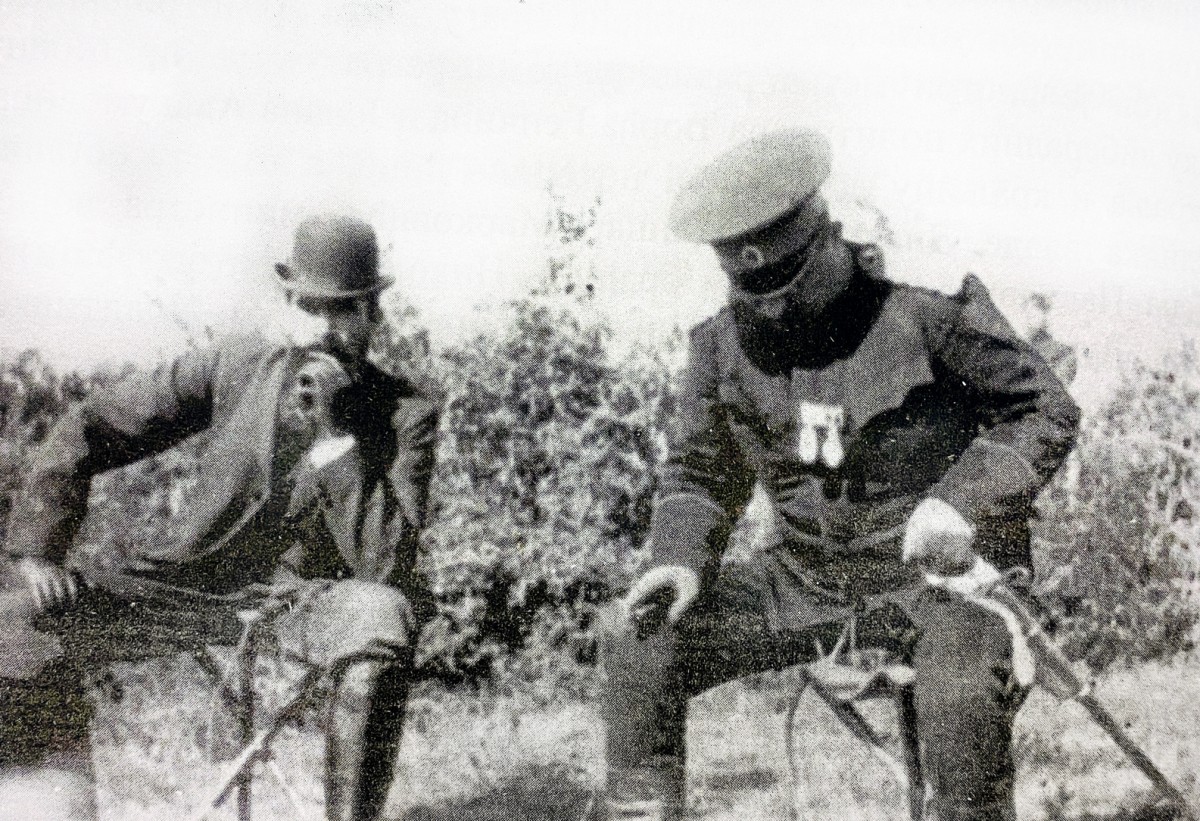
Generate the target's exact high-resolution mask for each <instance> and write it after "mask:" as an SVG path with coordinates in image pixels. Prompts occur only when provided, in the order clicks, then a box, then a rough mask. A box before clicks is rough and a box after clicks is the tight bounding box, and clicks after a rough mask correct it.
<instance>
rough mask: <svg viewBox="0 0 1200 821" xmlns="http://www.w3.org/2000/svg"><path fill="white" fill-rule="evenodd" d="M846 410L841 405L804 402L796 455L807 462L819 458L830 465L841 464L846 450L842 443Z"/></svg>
mask: <svg viewBox="0 0 1200 821" xmlns="http://www.w3.org/2000/svg"><path fill="white" fill-rule="evenodd" d="M845 421H846V412H845V410H844V409H843V408H842V407H841V406H840V405H822V404H820V403H818V402H801V403H800V411H799V418H798V419H797V428H798V434H797V439H796V455H797V456H799V457H800V461H802V462H804V464H806V465H814V464H816V463H817V461H818V460H819V461H820V462H821V463H822V464H823V465H825V466H826V467H829V468H836V467H838V466H839V465H840V464H841V463H842V460H843V459H844V458H846V450H845V448H844V447H843V446H842V426H843V425H844V424H845Z"/></svg>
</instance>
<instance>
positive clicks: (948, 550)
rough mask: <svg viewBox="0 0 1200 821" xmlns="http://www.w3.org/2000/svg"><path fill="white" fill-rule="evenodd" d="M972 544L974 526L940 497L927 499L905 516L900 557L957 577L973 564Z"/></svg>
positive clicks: (934, 571) (932, 570)
mask: <svg viewBox="0 0 1200 821" xmlns="http://www.w3.org/2000/svg"><path fill="white" fill-rule="evenodd" d="M974 544H975V526H974V525H972V524H971V523H970V522H968V521H967V520H966V519H964V518H963V517H962V514H960V513H959V512H958V511H957V510H955V509H954V508H953V507H951V506H950V505H949V504H947V503H946V502H943V501H942V500H941V499H926V500H925V501H923V502H921V504H919V505H917V509H916V510H914V511H913V512H912V516H910V517H909V519H908V525H907V526H906V527H905V530H904V551H903V554H902V558H903V560H904V561H905V563H908V562H916V563H917V564H919V565H920V566H921V567H923V568H924V569H925V570H927V571H930V572H932V573H937V574H939V575H942V576H957V575H958V574H960V573H965V572H967V571H968V570H970V569H971V567H973V566H974V564H975V559H976V558H977V557H976V554H975V550H974V549H973V545H974Z"/></svg>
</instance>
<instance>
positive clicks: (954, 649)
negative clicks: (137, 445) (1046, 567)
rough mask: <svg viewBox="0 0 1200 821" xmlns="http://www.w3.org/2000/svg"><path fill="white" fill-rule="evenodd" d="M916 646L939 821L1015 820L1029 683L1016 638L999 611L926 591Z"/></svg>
mask: <svg viewBox="0 0 1200 821" xmlns="http://www.w3.org/2000/svg"><path fill="white" fill-rule="evenodd" d="M916 616H917V619H918V621H919V623H920V627H921V636H920V638H919V639H918V641H917V645H916V648H915V649H914V653H913V666H914V668H915V670H916V680H915V682H914V688H915V693H916V719H917V732H918V737H919V738H920V742H921V749H922V765H923V766H922V769H923V771H924V775H925V779H926V781H927V782H928V783H929V785H930V787H931V788H932V796H931V804H930V807H929V809H930V814H931V816H932V818H933V819H936V821H1015V819H1016V807H1015V803H1014V790H1013V787H1014V776H1015V768H1014V765H1013V760H1012V727H1013V719H1014V717H1015V715H1016V711H1017V708H1018V707H1019V706H1020V701H1021V696H1022V692H1021V688H1020V687H1019V685H1018V684H1017V682H1016V679H1015V676H1014V675H1013V670H1012V640H1011V637H1010V636H1009V633H1008V631H1007V629H1006V628H1005V626H1004V623H1003V621H1002V620H1001V618H1000V617H999V616H998V615H996V614H995V613H992V612H989V611H987V610H984V609H982V608H980V607H978V606H977V605H972V604H969V603H968V602H965V601H963V600H962V599H959V598H956V597H951V596H949V595H947V594H945V593H938V592H933V591H930V592H927V593H925V594H923V596H922V600H921V602H920V603H919V605H918V607H917V610H916Z"/></svg>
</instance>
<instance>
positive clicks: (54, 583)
mask: <svg viewBox="0 0 1200 821" xmlns="http://www.w3.org/2000/svg"><path fill="white" fill-rule="evenodd" d="M17 572H18V573H20V574H21V577H22V578H23V579H25V584H26V586H27V587H28V588H29V592H30V595H32V596H33V604H34V608H35V610H36V612H38V613H42V612H45V611H46V610H51V609H53V608H55V607H63V606H66V605H69V604H72V603H74V601H75V599H76V598H77V597H78V596H79V583H78V582H77V581H76V580H75V574H74V573H72V572H71V571H70V570H67V569H66V568H65V567H60V566H59V565H57V564H55V563H54V562H50V561H47V560H45V559H43V558H40V557H37V556H23V557H21V558H20V559H18V560H17Z"/></svg>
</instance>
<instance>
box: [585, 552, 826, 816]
mask: <svg viewBox="0 0 1200 821" xmlns="http://www.w3.org/2000/svg"><path fill="white" fill-rule="evenodd" d="M771 601H772V592H771V589H770V585H769V583H767V582H766V579H765V577H764V574H763V571H762V569H761V568H759V567H757V566H749V567H739V568H735V569H731V570H729V571H727V572H725V573H723V574H722V575H721V576H720V577H718V579H717V580H716V581H715V582H714V583H713V585H712V587H711V589H709V590H708V591H706V593H705V595H704V596H703V597H702V599H701V601H699V602H698V603H697V604H696V605H695V606H694V608H693V610H692V611H690V612H689V613H688V614H687V615H685V616H684V618H683V619H681V620H680V622H679V624H678V625H677V626H676V627H673V628H672V627H668V626H664V627H662V628H660V629H659V630H657V631H655V632H653V633H652V634H650V635H639V634H638V632H637V630H636V629H634V628H633V627H632V626H631V625H628V624H619V623H615V622H614V623H612V624H610V626H609V629H607V630H606V633H607V635H606V637H605V642H604V651H603V660H604V666H605V672H606V680H605V685H604V689H603V691H602V695H601V703H600V712H601V718H602V719H603V721H604V723H605V726H606V730H607V734H606V758H607V763H608V788H607V792H608V809H609V816H610V817H611V818H613V819H625V818H629V819H632V818H638V819H642V818H645V819H675V818H681V817H682V814H683V807H684V804H685V795H684V791H685V780H684V775H685V766H686V723H687V707H688V700H689V699H690V698H691V697H692V696H694V695H697V694H699V693H701V692H703V691H705V690H707V689H709V688H711V687H715V686H716V685H718V684H721V683H722V682H725V681H729V680H731V679H734V678H738V677H740V676H743V675H748V674H750V673H754V672H759V671H762V670H766V669H772V668H775V669H778V668H781V667H784V666H787V665H789V664H795V663H797V662H800V661H807V660H809V657H810V653H811V647H812V645H811V643H810V642H807V641H803V640H800V639H799V637H795V640H794V641H784V640H781V639H780V637H779V636H778V635H776V634H774V633H773V632H772V631H771V629H770V623H769V617H768V615H767V607H769V606H770V602H771Z"/></svg>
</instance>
